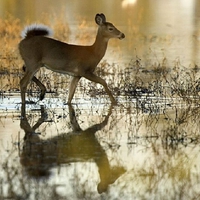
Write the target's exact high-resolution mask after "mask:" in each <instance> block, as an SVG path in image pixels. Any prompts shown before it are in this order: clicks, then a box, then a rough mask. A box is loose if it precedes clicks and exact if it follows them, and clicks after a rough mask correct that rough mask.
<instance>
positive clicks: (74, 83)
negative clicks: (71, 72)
mask: <svg viewBox="0 0 200 200" xmlns="http://www.w3.org/2000/svg"><path fill="white" fill-rule="evenodd" d="M80 78H81V77H80V76H74V77H73V78H72V80H71V83H70V87H69V96H68V102H67V103H68V104H71V101H72V99H73V96H74V93H75V90H76V87H77V84H78V82H79V80H80Z"/></svg>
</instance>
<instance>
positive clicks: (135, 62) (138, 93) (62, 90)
mask: <svg viewBox="0 0 200 200" xmlns="http://www.w3.org/2000/svg"><path fill="white" fill-rule="evenodd" d="M39 23H44V24H47V25H50V26H51V27H52V29H53V30H54V35H55V38H57V39H59V40H62V41H66V42H73V41H76V43H81V44H91V41H93V40H94V38H93V37H92V38H91V35H94V37H95V31H96V29H95V28H96V27H94V28H91V27H92V25H91V24H90V23H88V22H86V21H84V20H83V21H82V22H81V23H80V24H79V25H78V26H77V27H76V30H77V31H75V32H74V31H73V33H72V30H71V29H70V27H69V26H68V23H67V21H66V20H65V19H64V16H62V15H60V16H56V17H55V16H47V15H43V17H42V18H41V21H40V22H39ZM26 24H30V23H29V22H27V23H26ZM23 27H24V24H22V23H21V22H20V21H19V20H18V19H14V18H13V17H12V16H10V15H8V17H7V19H5V20H3V19H0V36H1V37H0V44H1V47H2V48H1V49H0V95H1V96H2V97H3V96H4V94H5V93H8V92H10V93H13V92H15V93H16V94H20V90H19V81H20V79H21V78H22V76H23V71H22V65H23V62H22V60H21V58H20V56H19V52H18V49H17V47H18V43H19V41H20V32H21V30H22V29H23ZM133 28H134V27H133ZM134 30H135V28H134ZM130 31H132V29H130ZM71 33H72V34H73V37H71ZM74 33H76V34H75V35H74ZM134 34H135V36H137V37H141V35H140V34H139V33H138V34H139V35H137V31H134ZM154 39H157V38H154ZM152 40H153V39H152ZM112 47H114V49H117V48H116V47H117V43H115V41H112V42H111V48H112ZM117 51H118V52H119V49H117ZM152 52H153V51H152V50H150V52H149V54H150V53H152ZM135 53H136V55H135V56H134V57H133V59H132V60H130V61H127V63H125V62H124V63H123V65H121V64H118V63H114V62H110V61H107V60H102V62H101V63H100V64H99V66H98V68H97V69H96V74H97V75H99V76H101V77H102V78H104V79H105V80H106V82H107V83H108V86H109V88H110V89H111V90H112V92H113V94H114V95H115V96H116V98H117V99H118V101H119V102H120V100H122V99H123V101H125V102H124V103H123V104H124V106H125V107H126V108H127V112H128V110H129V109H139V110H140V111H141V112H142V113H144V114H147V115H148V118H147V119H146V122H145V123H146V126H147V127H156V124H158V121H159V120H160V114H163V113H164V115H167V114H166V113H167V111H168V109H173V110H176V109H177V115H176V117H175V118H171V117H169V116H165V118H166V119H168V121H170V126H169V127H167V128H166V129H165V131H164V135H165V136H166V138H167V142H168V140H170V141H171V142H173V141H182V140H181V138H183V135H182V133H183V131H181V130H180V125H181V126H182V124H184V123H181V122H186V123H185V124H187V122H188V123H189V121H192V120H198V119H199V114H198V113H199V112H198V111H199V109H198V107H199V99H200V67H199V66H197V65H194V66H183V64H182V63H181V61H180V60H178V59H177V60H175V61H174V64H173V65H171V64H169V62H168V59H167V58H166V57H164V56H163V58H159V59H158V58H156V59H154V60H156V62H155V61H153V62H152V63H151V62H150V61H149V62H148V63H147V62H146V61H143V60H142V59H141V58H140V56H139V55H137V51H135ZM152 56H154V57H156V55H155V54H154V53H152ZM36 76H37V77H38V78H39V79H40V80H41V81H42V82H43V83H45V85H46V87H47V92H48V97H55V98H58V97H59V98H61V95H63V98H62V99H63V101H64V99H65V98H66V95H65V94H66V93H67V88H68V85H69V81H70V76H68V75H62V74H58V73H54V72H51V71H49V70H47V69H44V68H43V69H40V70H39V72H38V73H37V75H36ZM27 93H28V98H29V99H30V100H31V98H34V99H35V98H38V96H39V93H40V91H39V88H38V87H37V86H36V85H35V84H34V83H30V85H29V87H28V91H27ZM75 96H76V97H77V96H81V97H83V98H92V99H93V98H95V99H96V100H97V101H99V102H102V99H105V98H107V95H106V93H105V91H104V89H103V88H102V87H101V86H99V85H97V84H95V83H92V82H89V81H87V80H84V79H81V81H80V83H79V86H78V88H77V91H76V94H75ZM104 97H105V98H104ZM103 101H104V100H103ZM64 103H65V102H64ZM132 104H133V105H134V107H133V106H132ZM184 109H186V110H185V111H184V112H183V110H184ZM137 112H138V111H137ZM179 112H180V113H179ZM182 112H183V113H184V114H183V113H182ZM181 113H182V114H181ZM140 123H141V122H139V121H138V122H137V126H138V128H139V124H140ZM171 123H172V124H171ZM183 129H184V128H183ZM149 130H150V129H149ZM155 130H156V128H154V131H152V130H151V131H150V132H151V134H150V136H152V137H154V136H158V135H159V134H158V133H157V132H158V131H155ZM153 132H154V133H153ZM190 132H191V131H190ZM194 132H195V131H194ZM134 133H135V131H134ZM148 133H149V132H148ZM184 137H185V134H184ZM195 137H196V134H195Z"/></svg>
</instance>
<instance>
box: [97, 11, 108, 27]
mask: <svg viewBox="0 0 200 200" xmlns="http://www.w3.org/2000/svg"><path fill="white" fill-rule="evenodd" d="M95 21H96V23H97V24H98V25H99V26H100V25H102V24H104V23H105V22H106V17H105V15H104V14H103V13H101V14H96V17H95Z"/></svg>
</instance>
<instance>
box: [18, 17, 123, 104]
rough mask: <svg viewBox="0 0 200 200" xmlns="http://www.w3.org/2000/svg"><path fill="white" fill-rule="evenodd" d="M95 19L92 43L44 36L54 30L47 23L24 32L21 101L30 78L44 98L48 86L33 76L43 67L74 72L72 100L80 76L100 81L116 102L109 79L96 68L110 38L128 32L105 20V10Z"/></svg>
mask: <svg viewBox="0 0 200 200" xmlns="http://www.w3.org/2000/svg"><path fill="white" fill-rule="evenodd" d="M95 21H96V23H97V24H98V25H99V28H98V32H97V35H96V40H95V42H94V44H93V45H91V46H79V45H72V44H67V43H64V42H61V41H58V40H55V39H52V38H48V37H45V36H49V35H50V34H51V30H50V29H49V28H48V27H46V26H44V25H31V26H28V27H26V28H25V30H24V31H23V32H22V37H23V40H22V41H21V42H20V43H19V51H20V54H21V57H22V59H23V60H24V63H25V75H24V77H23V78H22V79H21V81H20V88H21V98H22V104H24V105H25V93H26V89H27V85H28V83H29V82H30V81H31V80H33V81H34V82H35V83H36V84H37V85H38V86H39V87H40V89H41V95H40V100H42V99H43V98H44V95H45V92H46V88H45V86H44V85H43V84H42V83H41V82H40V81H39V80H38V79H37V78H36V77H35V76H34V75H35V73H36V72H37V71H38V70H39V69H40V67H46V68H48V69H50V70H52V71H55V72H60V73H66V74H70V75H72V76H73V78H72V80H71V83H70V88H69V96H68V103H69V104H70V103H71V101H72V98H73V96H74V92H75V89H76V87H77V84H78V82H79V80H80V78H81V77H85V78H86V79H88V80H90V81H93V82H95V83H99V84H101V85H102V86H103V87H104V88H105V91H106V92H107V94H108V95H109V97H110V100H111V102H112V103H116V101H115V99H114V97H113V95H112V93H111V91H110V90H109V89H108V86H107V84H106V82H105V81H104V80H103V79H102V78H100V77H99V76H96V75H95V74H94V70H95V68H96V66H97V64H98V63H99V62H100V60H101V59H102V58H103V56H104V55H105V52H106V49H107V44H108V41H109V39H110V38H119V39H123V38H125V35H124V34H123V33H122V32H120V31H119V30H118V29H117V28H116V27H115V26H114V25H113V24H112V23H109V22H106V17H105V15H104V14H97V15H96V17H95Z"/></svg>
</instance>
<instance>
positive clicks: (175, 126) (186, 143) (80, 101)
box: [0, 15, 200, 199]
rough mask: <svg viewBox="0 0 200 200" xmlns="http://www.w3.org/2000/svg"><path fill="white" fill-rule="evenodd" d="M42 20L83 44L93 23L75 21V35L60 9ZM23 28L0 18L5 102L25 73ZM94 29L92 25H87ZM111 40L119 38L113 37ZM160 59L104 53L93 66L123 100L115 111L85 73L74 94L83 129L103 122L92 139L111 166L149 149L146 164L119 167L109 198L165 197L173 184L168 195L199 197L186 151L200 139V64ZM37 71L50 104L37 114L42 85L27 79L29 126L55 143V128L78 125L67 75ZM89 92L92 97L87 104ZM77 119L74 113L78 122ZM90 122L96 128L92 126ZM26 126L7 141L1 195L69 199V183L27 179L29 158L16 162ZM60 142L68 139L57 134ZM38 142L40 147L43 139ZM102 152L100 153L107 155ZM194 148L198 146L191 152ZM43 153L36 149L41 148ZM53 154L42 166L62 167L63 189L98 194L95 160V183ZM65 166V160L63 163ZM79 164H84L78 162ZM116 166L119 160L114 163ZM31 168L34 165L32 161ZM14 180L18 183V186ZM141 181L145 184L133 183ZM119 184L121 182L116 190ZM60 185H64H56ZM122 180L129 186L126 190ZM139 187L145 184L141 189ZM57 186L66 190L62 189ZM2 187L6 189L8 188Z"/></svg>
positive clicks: (65, 132)
mask: <svg viewBox="0 0 200 200" xmlns="http://www.w3.org/2000/svg"><path fill="white" fill-rule="evenodd" d="M52 18H53V17H52ZM40 23H45V24H47V25H50V26H51V27H52V28H53V29H54V35H55V37H56V38H57V39H59V40H63V41H66V42H67V41H71V40H74V39H76V41H78V42H77V43H83V44H88V43H91V41H92V39H91V38H90V34H89V33H88V30H90V24H87V23H86V22H85V21H83V22H82V23H81V24H80V25H79V26H78V27H77V29H78V31H77V35H75V36H74V38H71V39H70V27H69V26H68V24H67V22H65V21H64V20H63V19H62V17H61V18H54V20H51V22H50V20H49V17H47V16H45V15H44V16H43V18H42V19H41V21H40ZM22 29H23V25H22V24H21V22H20V21H19V20H17V19H14V18H13V17H12V16H9V17H8V18H7V19H6V20H1V19H0V36H1V37H0V44H1V49H0V63H1V64H0V101H1V102H4V100H5V99H9V98H10V97H12V96H17V97H19V96H20V90H19V81H20V79H21V77H22V76H23V70H22V60H21V58H20V56H19V53H18V50H17V46H18V43H19V41H20V31H21V30H22ZM85 29H86V30H87V31H85ZM94 30H95V29H92V30H90V33H91V32H93V31H94ZM94 34H95V33H94ZM111 45H114V46H116V44H115V43H114V42H112V43H111ZM133 54H134V53H133ZM159 60H160V61H157V62H153V63H151V61H149V62H148V63H147V62H146V61H145V62H144V61H143V59H142V58H140V55H137V54H136V55H133V58H132V60H130V61H125V62H124V63H123V65H121V64H118V63H113V62H110V61H107V60H103V61H102V62H101V63H100V64H99V66H98V68H97V70H96V73H97V74H98V75H99V76H101V77H102V78H104V79H105V80H106V82H107V83H108V86H109V88H110V89H111V91H112V93H113V94H114V96H115V97H116V98H117V100H118V102H119V105H118V106H116V107H114V108H112V112H111V111H110V110H111V109H110V110H109V108H108V105H107V101H108V99H107V98H108V97H107V95H106V93H105V91H104V90H103V88H102V87H101V86H99V85H97V84H95V83H93V82H89V81H87V80H84V79H81V81H80V83H79V85H78V88H77V94H76V95H75V97H76V98H75V99H74V102H75V113H73V114H74V117H76V118H77V119H76V120H77V121H78V123H79V125H80V127H81V128H83V129H84V130H87V129H89V128H91V127H93V129H94V127H95V126H94V124H95V125H96V124H98V123H99V124H100V123H101V122H104V123H105V122H106V124H104V125H105V127H103V128H102V131H97V130H96V138H95V139H94V138H93V140H94V141H97V140H98V141H99V144H98V145H99V148H100V149H101V152H103V153H105V152H106V153H105V154H108V155H109V156H108V158H107V159H108V160H109V164H110V165H111V166H112V167H113V166H115V165H116V166H118V165H123V167H124V168H126V166H125V164H127V163H126V162H128V161H129V162H130V160H131V161H132V160H133V162H137V159H138V157H137V158H133V157H131V156H132V155H134V156H136V154H133V152H134V151H135V150H136V149H138V148H139V150H138V151H137V152H136V153H141V152H145V153H144V154H145V156H146V157H147V158H148V159H146V160H145V161H143V165H142V166H140V165H135V163H134V164H132V165H131V170H129V171H128V172H127V173H125V175H121V174H120V175H121V179H120V178H119V180H118V182H117V184H114V186H113V187H112V186H111V188H110V190H109V192H108V193H107V194H106V195H107V196H106V195H105V194H103V195H104V196H102V198H101V199H104V197H105V199H106V198H107V199H109V197H111V196H112V195H113V196H115V195H117V194H118V193H119V194H118V195H119V196H120V195H121V197H122V199H123V195H124V196H127V197H131V195H132V194H133V193H134V194H136V193H137V195H138V196H140V198H139V199H145V198H146V197H147V196H148V195H149V196H152V198H153V197H156V198H157V199H167V198H166V192H169V191H172V192H171V193H170V194H169V195H171V196H170V197H171V199H181V197H182V196H185V199H187V198H186V197H188V198H190V197H191V199H192V198H193V199H195V198H196V197H199V195H200V194H199V191H198V189H197V188H198V185H199V180H200V177H199V173H198V170H197V169H196V173H194V172H193V171H192V170H194V169H195V168H198V164H199V163H195V162H196V161H195V160H194V159H193V158H192V159H193V160H191V159H190V157H189V156H191V155H189V153H188V151H187V150H188V149H192V150H193V149H195V145H197V144H198V145H199V143H200V136H199V132H200V126H199V124H200V106H199V104H200V67H199V66H197V65H194V66H189V67H188V66H183V64H182V63H181V61H180V60H179V59H177V60H175V61H174V63H173V64H171V63H169V62H168V58H166V57H163V58H161V59H159ZM36 76H37V77H38V78H39V79H40V80H41V82H43V83H44V84H45V86H46V87H47V94H46V98H45V100H44V101H43V102H42V103H41V104H44V105H45V106H46V107H45V109H46V111H45V115H44V116H40V115H41V113H40V110H42V109H43V107H42V108H41V107H40V104H39V103H38V102H37V100H38V99H39V93H40V91H39V88H38V87H36V85H35V84H34V83H31V84H30V85H29V87H28V97H27V98H29V100H30V102H33V103H34V104H30V105H28V108H29V109H28V112H27V121H26V123H27V124H25V127H28V128H30V127H32V129H34V128H35V129H36V128H37V130H35V129H34V130H33V132H34V133H37V134H38V133H39V134H40V137H41V138H42V139H44V141H42V142H43V143H42V144H45V145H46V146H45V148H48V147H49V146H50V147H51V144H53V145H54V144H56V141H55V140H56V139H58V136H62V137H63V138H64V137H66V138H68V137H70V136H71V135H70V134H72V132H71V130H74V129H73V125H72V124H71V121H72V120H71V121H70V120H69V118H70V112H69V111H68V109H67V108H68V106H67V105H65V101H66V98H67V88H68V85H69V79H70V76H68V75H62V74H57V73H54V72H51V71H49V70H47V69H40V71H39V72H38V73H37V75H36ZM18 99H19V98H18ZM88 99H89V104H87V102H88ZM10 101H12V99H10ZM15 104H16V105H15V106H16V110H17V111H16V110H14V111H10V112H11V117H10V116H9V114H8V110H7V108H3V109H2V110H0V112H1V116H0V124H1V125H2V127H4V124H5V121H6V120H8V121H9V120H10V118H12V119H11V121H12V123H14V122H15V121H16V120H17V123H18V124H19V120H20V112H19V110H20V103H19V102H17V103H15ZM98 106H99V107H98ZM1 108H2V107H1ZM110 112H111V113H110ZM13 113H15V114H13ZM16 113H17V116H16ZM43 114H44V113H43ZM106 115H107V116H106ZM76 120H74V121H75V122H77V121H76ZM21 123H22V122H21ZM79 125H76V128H77V127H78V128H80V127H79ZM29 126H30V127H29ZM32 129H31V130H32ZM89 130H90V131H91V129H89ZM20 133H21V135H20ZM24 134H25V129H24V132H23V130H18V138H17V139H16V138H14V139H13V138H12V140H14V142H13V141H12V142H13V146H12V147H11V148H10V149H11V150H7V149H6V148H4V150H5V152H7V153H8V156H7V158H6V159H4V160H3V164H2V165H1V168H0V169H1V171H3V172H4V180H3V179H2V178H0V188H1V189H0V190H1V195H2V194H3V195H2V196H0V199H2V198H3V197H6V198H10V199H11V198H16V199H47V198H48V197H49V196H51V197H49V199H53V198H54V199H55V198H57V199H65V198H64V197H63V196H62V195H60V194H62V192H63V188H64V186H63V185H62V184H61V183H60V182H55V183H53V182H50V183H49V182H48V177H45V178H46V179H45V178H44V176H43V178H44V179H42V181H40V180H38V179H37V177H36V178H35V179H33V180H32V179H30V180H31V181H30V180H29V178H27V177H26V176H24V174H25V173H27V171H28V170H30V169H29V167H30V166H26V165H25V164H26V163H25V164H24V166H23V167H22V169H21V168H20V167H19V165H20V164H19V163H18V162H16V160H17V159H16V157H17V156H21V154H22V153H23V151H25V150H24V145H25V142H24ZM46 137H47V138H48V139H46ZM49 138H50V139H49ZM66 138H65V139H66ZM96 139H97V140H96ZM59 142H63V141H62V140H61V139H59ZM124 143H125V144H126V147H125V148H127V149H128V150H127V152H128V153H127V160H125V161H124V160H123V159H124V158H123V157H124V156H121V155H123V152H121V151H122V150H121V147H123V145H124ZM49 144H50V145H49ZM35 145H36V149H37V148H38V146H39V147H40V145H41V143H36V144H35ZM101 146H102V147H101ZM149 149H150V153H149ZM176 150H180V151H178V152H179V154H180V155H178V156H177V155H176V154H175V152H176ZM197 151H198V150H197ZM198 152H199V151H198ZM25 153H27V152H25ZM28 153H29V152H28ZM103 153H102V155H104V154H103ZM15 154H17V156H16V155H15ZM18 154H19V155H18ZM196 154H197V153H196ZM196 154H195V153H194V155H193V157H195V156H196ZM13 155H14V156H13ZM38 155H39V156H38V157H40V156H41V155H40V154H38ZM129 155H131V156H129ZM43 156H44V155H43ZM104 156H105V155H104ZM176 156H177V157H178V159H177V158H176ZM45 158H46V157H45ZM92 158H93V157H92ZM116 158H117V159H116ZM48 159H52V160H54V161H55V162H57V163H54V166H52V165H48V163H47V165H45V166H42V167H44V168H45V167H46V168H47V171H46V172H48V173H52V174H54V175H55V174H56V175H57V174H62V173H60V171H62V172H64V173H65V174H66V177H69V180H68V181H69V183H68V185H67V186H68V187H70V190H66V191H67V192H65V193H66V194H68V195H69V196H70V195H71V197H73V199H83V198H85V199H90V198H91V197H94V196H95V198H96V199H99V196H97V194H96V187H95V188H94V187H93V185H98V182H99V180H98V178H97V177H93V176H94V174H95V173H93V172H94V169H95V170H96V171H98V170H97V169H96V168H94V166H93V165H92V167H91V166H89V165H87V163H84V170H85V171H87V173H88V175H89V177H91V179H92V184H93V185H92V186H91V185H90V184H91V183H89V181H88V178H85V177H84V174H85V171H82V170H80V169H79V168H80V166H79V165H78V164H77V165H76V164H72V163H71V162H66V161H63V160H62V162H61V163H59V161H60V160H57V157H56V155H53V156H52V157H51V156H50V155H48ZM62 159H67V157H62ZM78 159H79V157H78ZM171 159H173V160H171ZM72 160H73V159H72ZM74 160H75V159H74ZM74 160H73V161H74ZM91 160H92V159H91V158H90V160H89V161H90V162H93V160H92V161H91ZM190 161H191V162H190ZM21 162H22V161H21ZM13 163H14V164H13ZM34 163H35V165H37V164H38V163H37V162H34ZM119 163H120V164H119ZM124 163H125V164H124ZM64 164H65V165H64ZM38 165H39V164H38ZM55 166H57V168H58V169H57V168H56V167H55ZM63 166H65V167H66V168H63ZM70 166H75V169H74V171H76V170H77V171H79V172H80V171H81V173H80V174H78V173H75V172H74V171H73V172H72V173H74V174H75V175H76V176H75V177H72V175H71V174H72V173H71V172H70V169H71V168H70ZM30 168H31V167H30ZM46 168H45V169H46ZM55 168H56V169H55ZM81 168H83V167H82V166H81ZM127 168H128V167H127ZM50 169H51V170H50ZM66 169H67V170H66ZM113 169H116V168H114V167H113ZM31 170H32V171H34V170H35V169H34V166H33V167H32V168H31ZM56 170H57V171H56ZM68 170H69V171H68ZM97 175H98V173H97ZM97 175H96V176H97ZM70 178H71V179H70ZM4 181H5V182H6V187H5V186H4V185H5V183H4ZM192 181H193V182H192ZM16 182H17V183H18V187H15V185H16ZM163 183H164V184H166V183H167V184H168V186H167V187H165V186H163ZM74 185H75V186H76V187H74ZM140 185H141V188H142V189H141V190H140V189H138V188H137V187H135V186H140ZM142 185H143V186H142ZM77 186H78V187H77ZM161 186H162V187H163V188H164V190H163V191H164V192H162V191H161V190H160V187H161ZM193 186H194V187H193ZM115 187H116V188H117V189H118V190H115V192H113V191H114V189H113V188H115ZM19 188H20V190H19ZM52 188H53V189H52ZM59 188H61V189H60V190H59ZM124 188H126V194H125V192H124V191H125V190H124ZM174 188H175V189H174ZM64 189H66V188H64ZM137 189H138V190H140V192H139V193H138V191H137ZM74 190H75V191H74ZM188 190H190V192H189V193H187V191H188ZM5 191H6V192H5ZM59 191H61V192H60V193H59ZM144 191H145V192H144ZM146 191H148V192H146ZM142 192H144V193H142ZM5 193H6V194H7V195H4V194H5ZM31 195H32V196H31ZM34 195H35V196H34ZM129 195H130V196H129ZM145 195H147V196H145ZM113 196H112V197H113ZM168 197H169V196H168ZM130 199H131V198H130Z"/></svg>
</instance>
